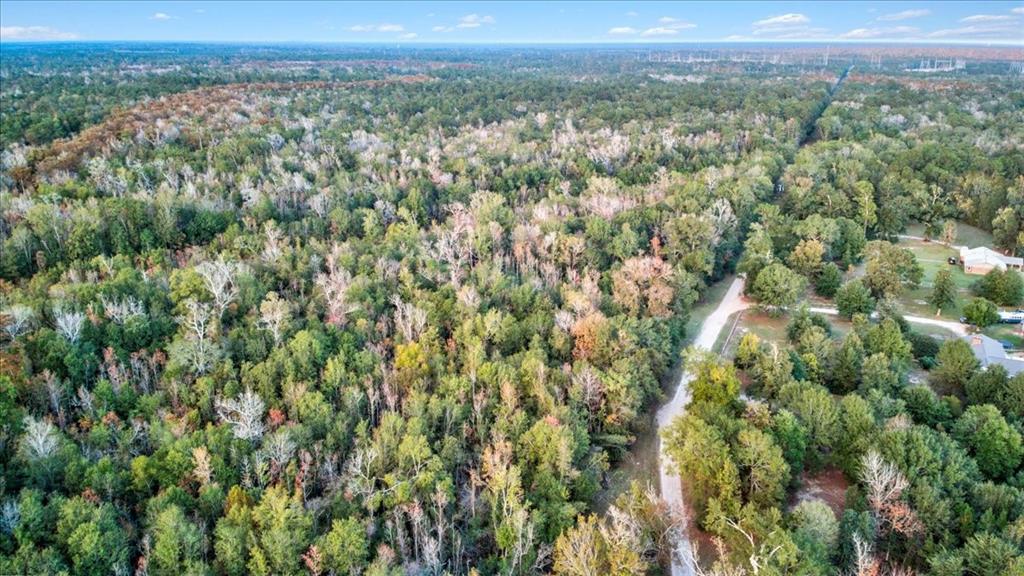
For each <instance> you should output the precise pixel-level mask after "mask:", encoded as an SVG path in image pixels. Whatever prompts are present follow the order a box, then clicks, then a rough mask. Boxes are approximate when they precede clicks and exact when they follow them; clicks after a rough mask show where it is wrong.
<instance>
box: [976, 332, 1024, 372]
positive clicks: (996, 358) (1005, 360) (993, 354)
mask: <svg viewBox="0 0 1024 576" xmlns="http://www.w3.org/2000/svg"><path fill="white" fill-rule="evenodd" d="M963 339H964V340H967V343H968V344H970V345H971V351H973V352H974V357H975V358H977V359H978V362H979V363H980V364H981V367H982V368H984V369H987V368H988V367H989V366H995V365H999V366H1002V367H1003V368H1006V373H1007V374H1009V375H1010V377H1013V376H1016V375H1017V374H1019V373H1021V372H1024V359H1021V358H1011V357H1010V356H1007V355H1006V350H1004V349H1003V345H1002V344H1000V343H999V341H998V340H996V339H995V338H989V337H988V336H985V335H984V334H971V335H968V336H963Z"/></svg>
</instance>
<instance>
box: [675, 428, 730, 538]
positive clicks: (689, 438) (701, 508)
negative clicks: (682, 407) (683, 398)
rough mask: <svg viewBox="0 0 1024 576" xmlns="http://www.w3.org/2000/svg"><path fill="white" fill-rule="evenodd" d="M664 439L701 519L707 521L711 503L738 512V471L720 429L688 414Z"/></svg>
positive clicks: (722, 508)
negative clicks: (706, 515) (707, 511)
mask: <svg viewBox="0 0 1024 576" xmlns="http://www.w3.org/2000/svg"><path fill="white" fill-rule="evenodd" d="M663 440H664V442H665V451H666V453H667V454H668V456H669V457H670V458H671V459H672V462H673V463H674V464H675V466H676V467H677V470H678V471H679V473H680V476H681V477H682V479H683V482H685V483H686V486H687V494H688V495H689V496H690V498H691V502H692V505H693V506H694V508H695V509H696V510H697V514H698V519H700V520H701V521H702V522H703V521H704V520H705V511H706V510H707V507H708V503H709V501H712V500H713V501H714V502H715V503H716V506H717V507H718V508H719V509H721V510H730V511H733V512H735V511H738V510H739V507H740V476H739V470H738V469H737V468H736V464H735V463H734V462H733V459H732V455H731V453H730V451H729V445H728V444H727V443H726V442H725V439H724V438H723V437H722V433H721V432H719V431H718V429H716V428H715V427H714V426H712V425H710V424H708V423H707V422H705V421H704V420H702V419H700V418H698V417H697V416H695V415H693V414H687V415H686V416H683V417H682V418H678V419H676V421H675V422H673V423H672V425H671V426H669V428H668V429H667V430H665V432H664V435H663Z"/></svg>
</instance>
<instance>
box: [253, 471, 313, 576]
mask: <svg viewBox="0 0 1024 576" xmlns="http://www.w3.org/2000/svg"><path fill="white" fill-rule="evenodd" d="M252 517H253V521H254V523H255V531H254V539H253V546H252V547H251V548H250V550H249V562H248V564H247V567H248V570H249V572H250V573H252V574H259V575H269V574H293V575H298V574H302V573H303V572H304V571H303V569H302V564H301V562H302V553H303V552H305V551H306V549H307V548H308V547H309V531H310V529H311V528H312V520H311V519H310V517H309V516H308V515H307V514H306V512H305V510H303V508H302V503H301V501H299V500H298V499H296V498H292V497H290V496H289V495H288V493H287V491H286V490H285V489H284V488H283V487H280V486H275V487H273V488H270V489H268V490H267V491H266V492H264V493H263V498H262V499H261V500H260V502H259V504H258V505H257V506H256V507H255V508H254V509H253V514H252Z"/></svg>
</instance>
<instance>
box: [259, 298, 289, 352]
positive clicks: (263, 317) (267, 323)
mask: <svg viewBox="0 0 1024 576" xmlns="http://www.w3.org/2000/svg"><path fill="white" fill-rule="evenodd" d="M291 316H292V312H291V306H290V305H289V304H288V301H287V300H282V299H281V298H279V297H278V295H277V292H268V293H267V297H266V298H264V299H263V302H261V303H260V326H262V327H263V328H265V329H267V330H269V331H270V333H271V334H272V335H273V336H274V345H275V346H279V345H280V344H281V335H282V333H283V332H284V331H285V330H287V329H288V325H289V324H290V323H291Z"/></svg>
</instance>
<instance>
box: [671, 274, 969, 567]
mask: <svg viewBox="0 0 1024 576" xmlns="http://www.w3.org/2000/svg"><path fill="white" fill-rule="evenodd" d="M743 285H744V280H743V277H737V278H736V279H735V280H733V281H732V284H731V285H730V286H729V290H728V291H727V292H726V293H725V297H723V298H722V301H721V302H719V304H718V307H717V308H715V311H714V312H712V313H711V315H710V316H708V317H707V319H706V320H704V323H703V324H701V327H700V331H699V332H698V333H697V337H696V338H695V339H694V341H693V346H694V347H695V348H699V349H702V350H711V347H712V346H714V345H715V341H716V340H718V335H719V334H720V333H721V332H722V329H723V328H725V326H726V324H727V323H728V321H729V317H730V316H732V315H733V314H735V313H736V312H739V311H741V310H746V309H747V308H749V307H750V306H751V304H750V302H748V301H747V300H745V299H744V298H743ZM810 310H811V312H817V313H819V314H827V315H830V316H836V315H838V314H839V311H838V310H836V309H835V308H810ZM904 318H905V319H906V320H907V321H908V322H913V323H916V324H928V325H931V326H939V327H941V328H945V329H947V330H949V331H951V332H953V333H954V334H956V335H958V336H964V335H966V334H967V329H966V327H965V326H964V325H963V324H960V323H959V322H951V321H948V320H939V319H936V318H923V317H920V316H904ZM691 380H693V375H692V374H690V373H689V372H686V371H685V370H684V371H683V373H682V374H681V375H680V377H679V384H678V385H677V387H676V392H675V394H674V395H673V396H672V400H670V401H669V402H667V403H666V404H664V405H663V406H662V407H661V408H660V409H658V414H657V422H658V461H659V462H658V468H659V475H660V479H661V497H662V498H663V499H664V500H665V503H666V504H667V505H668V507H669V509H670V510H671V511H672V512H674V513H676V514H679V515H680V517H681V518H682V519H683V522H682V526H683V529H682V534H681V535H680V538H679V543H678V544H677V549H676V554H675V555H673V559H672V576H695V575H696V571H695V570H694V567H693V562H694V552H693V545H692V544H691V543H690V537H689V533H688V530H689V519H688V518H687V517H686V508H685V507H684V506H683V486H682V482H681V481H680V478H679V475H678V474H677V473H676V466H675V465H674V463H672V462H671V459H670V458H668V457H667V455H666V454H665V452H664V446H663V445H662V444H661V434H662V432H664V431H665V429H666V428H668V426H669V425H670V424H672V422H673V421H674V420H675V419H676V418H678V417H680V416H682V415H684V414H686V405H687V404H689V403H690V381H691Z"/></svg>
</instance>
